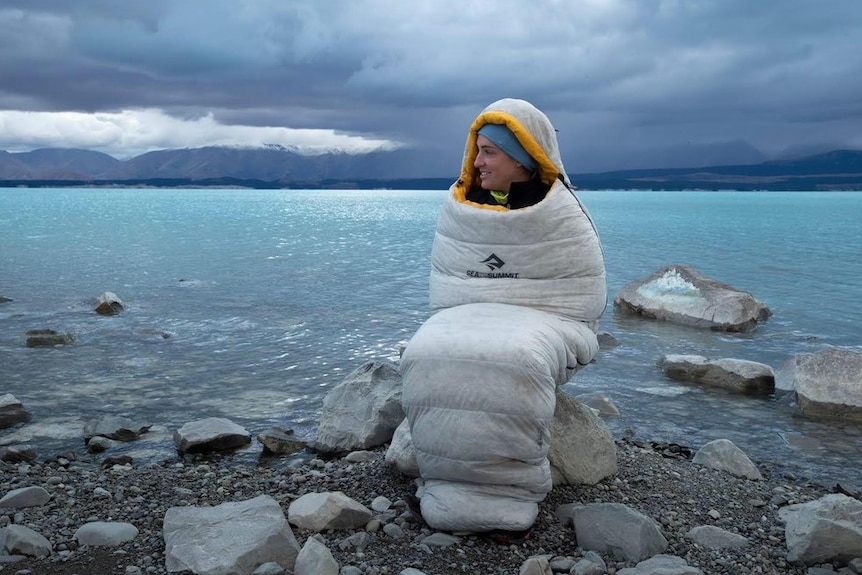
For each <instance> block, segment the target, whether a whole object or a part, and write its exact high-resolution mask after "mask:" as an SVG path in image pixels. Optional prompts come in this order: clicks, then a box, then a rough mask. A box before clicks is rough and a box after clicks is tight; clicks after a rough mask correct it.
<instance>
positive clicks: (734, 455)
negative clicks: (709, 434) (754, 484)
mask: <svg viewBox="0 0 862 575" xmlns="http://www.w3.org/2000/svg"><path fill="white" fill-rule="evenodd" d="M691 461H692V463H697V464H699V465H703V466H704V467H709V468H710V469H718V470H721V471H727V472H728V473H731V474H733V475H736V476H737V477H746V478H748V479H755V480H760V479H763V475H761V474H760V470H759V469H757V466H756V465H755V464H754V463H753V462H752V461H751V459H749V458H748V456H747V455H746V454H745V453H744V452H743V451H742V450H741V449H740V448H738V447H737V446H736V445H734V444H733V442H731V441H730V440H727V439H716V440H714V441H710V442H709V443H707V444H706V445H704V446H703V447H701V448H700V449H699V450H698V451H697V453H695V454H694V458H693V459H692V460H691Z"/></svg>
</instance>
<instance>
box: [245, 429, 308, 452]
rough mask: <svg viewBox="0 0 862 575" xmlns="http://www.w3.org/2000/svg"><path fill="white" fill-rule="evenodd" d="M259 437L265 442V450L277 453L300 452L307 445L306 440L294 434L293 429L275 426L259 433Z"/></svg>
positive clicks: (259, 439)
mask: <svg viewBox="0 0 862 575" xmlns="http://www.w3.org/2000/svg"><path fill="white" fill-rule="evenodd" d="M257 439H258V441H260V442H261V443H262V444H263V448H264V451H265V452H267V453H274V454H277V455H291V454H294V453H299V452H300V451H302V450H304V449H305V447H306V441H305V440H304V439H300V438H299V437H297V436H296V435H294V433H293V430H292V429H282V428H280V427H273V428H270V429H269V430H267V431H263V432H261V433H259V434H258V435H257Z"/></svg>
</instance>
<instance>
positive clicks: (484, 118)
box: [454, 110, 560, 211]
mask: <svg viewBox="0 0 862 575" xmlns="http://www.w3.org/2000/svg"><path fill="white" fill-rule="evenodd" d="M485 124H504V125H505V126H506V127H507V128H509V130H511V131H512V133H513V134H515V137H516V138H518V141H519V142H520V143H521V146H523V148H524V150H526V151H527V153H528V154H530V157H531V158H533V159H534V160H536V163H537V164H538V170H539V178H540V179H541V180H542V181H543V182H545V183H546V184H549V185H551V184H553V183H554V181H555V180H556V179H557V177H558V176H559V175H560V171H559V170H558V169H557V166H555V165H554V162H552V161H551V159H550V158H549V157H548V155H547V154H546V153H545V149H544V148H543V147H542V146H541V144H539V142H538V141H537V140H536V138H534V137H533V134H532V133H530V131H529V130H527V128H525V127H524V125H523V124H521V122H519V121H518V120H517V119H516V118H515V117H514V116H512V115H511V114H509V113H507V112H501V111H499V110H490V111H488V112H483V113H482V114H479V115H478V116H477V117H476V119H475V120H473V124H472V125H471V126H470V132H469V133H468V134H467V145H466V150H465V153H464V164H463V165H462V166H461V178H460V179H459V180H458V181H457V182H456V183H455V187H454V194H455V199H456V200H458V201H459V202H463V203H469V204H473V205H475V206H479V207H482V208H485V209H489V210H495V211H508V209H509V208H507V207H506V206H494V205H486V204H478V203H476V202H470V201H468V200H467V191H468V190H469V189H470V188H471V187H472V185H473V181H474V180H475V179H476V171H477V170H476V168H474V167H473V162H475V161H476V156H477V155H478V154H479V150H478V148H477V147H476V139H477V138H478V132H479V129H480V128H481V127H482V126H484V125H485Z"/></svg>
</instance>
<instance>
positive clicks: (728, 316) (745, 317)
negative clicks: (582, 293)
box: [614, 265, 772, 332]
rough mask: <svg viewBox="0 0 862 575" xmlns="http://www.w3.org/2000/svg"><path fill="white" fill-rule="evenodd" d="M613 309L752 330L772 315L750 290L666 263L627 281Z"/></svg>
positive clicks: (691, 323) (710, 326)
mask: <svg viewBox="0 0 862 575" xmlns="http://www.w3.org/2000/svg"><path fill="white" fill-rule="evenodd" d="M614 308H615V309H616V310H618V311H619V312H621V313H626V314H632V315H639V316H642V317H646V318H650V319H658V320H664V321H669V322H673V323H678V324H682V325H688V326H693V327H698V328H708V329H712V330H715V331H729V332H747V331H752V330H753V329H754V328H756V327H757V324H758V322H763V321H766V320H767V319H768V318H769V317H770V316H771V315H772V312H771V311H770V310H769V308H768V307H766V305H764V304H762V303H761V302H759V301H758V300H756V299H755V298H754V296H752V295H751V294H750V293H748V292H746V291H742V290H738V289H736V288H734V287H731V286H729V285H727V284H724V283H721V282H719V281H716V280H714V279H712V278H709V277H706V276H704V275H701V274H700V273H699V272H698V271H697V270H696V269H695V268H693V267H691V266H686V265H672V266H667V267H664V268H662V269H660V270H658V271H656V272H654V273H653V274H652V275H650V276H648V277H646V278H641V279H638V280H635V281H633V282H630V283H628V284H626V285H625V286H623V288H622V289H621V290H620V291H619V293H618V294H617V295H616V297H615V298H614Z"/></svg>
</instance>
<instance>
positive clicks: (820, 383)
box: [776, 347, 862, 422]
mask: <svg viewBox="0 0 862 575" xmlns="http://www.w3.org/2000/svg"><path fill="white" fill-rule="evenodd" d="M776 387H778V388H779V389H781V390H785V391H795V392H796V403H797V405H798V410H799V412H800V413H801V414H802V415H804V416H805V417H808V418H810V419H842V420H847V421H852V422H862V351H860V350H857V349H853V348H843V347H830V348H827V349H824V350H821V351H818V352H816V353H800V354H796V355H794V356H793V357H792V358H790V359H789V360H787V361H786V362H784V364H783V365H782V366H781V368H780V369H779V370H778V373H776Z"/></svg>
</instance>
